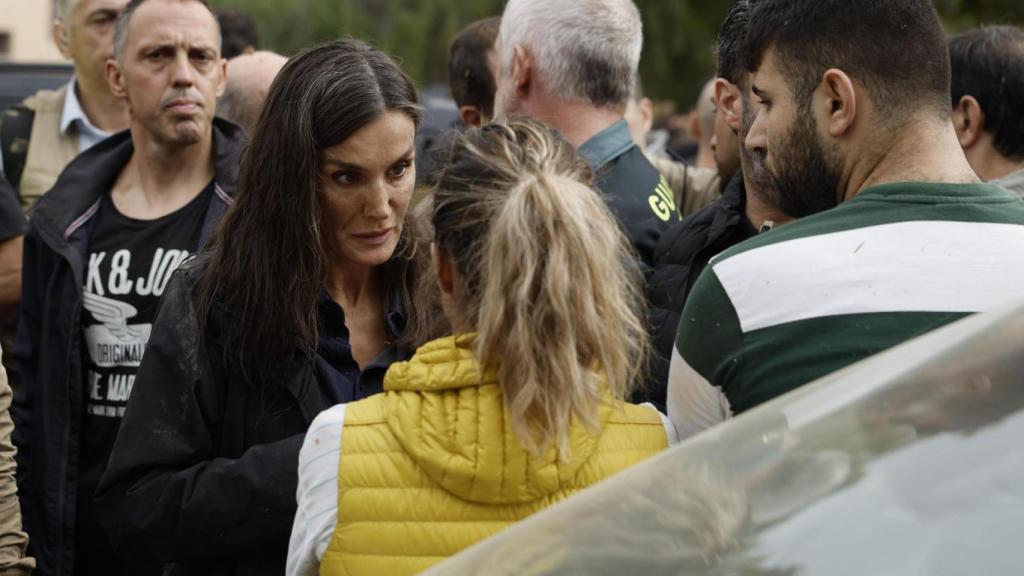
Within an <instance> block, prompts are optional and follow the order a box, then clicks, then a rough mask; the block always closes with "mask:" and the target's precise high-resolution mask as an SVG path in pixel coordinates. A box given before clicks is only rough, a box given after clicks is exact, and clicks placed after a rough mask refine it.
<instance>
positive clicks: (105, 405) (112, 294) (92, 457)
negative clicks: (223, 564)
mask: <svg viewBox="0 0 1024 576" xmlns="http://www.w3.org/2000/svg"><path fill="white" fill-rule="evenodd" d="M213 191H214V183H213V182H211V183H210V184H209V185H208V186H207V187H206V188H205V189H204V190H203V191H202V193H200V194H199V195H198V196H197V197H196V198H195V199H193V200H192V201H191V202H189V203H188V204H186V205H185V206H184V207H182V208H180V209H178V210H176V211H174V212H172V213H171V214H168V215H167V216H163V217H161V218H158V219H156V220H136V219H134V218H129V217H127V216H125V215H123V214H121V213H120V212H119V211H118V210H117V208H116V207H115V206H114V202H113V200H112V199H111V197H110V195H109V194H107V195H105V196H104V197H103V198H102V199H101V200H100V209H99V212H98V213H97V214H96V223H95V225H94V228H93V230H92V232H91V233H90V236H89V259H88V267H87V268H86V276H85V286H84V287H83V288H84V290H83V301H82V365H83V370H84V378H83V380H82V381H83V382H84V384H85V390H84V391H83V412H84V414H83V416H82V431H81V436H80V438H81V446H80V450H81V452H80V457H79V498H78V503H79V505H78V522H77V524H78V542H79V546H78V552H79V553H78V554H77V557H78V558H77V561H76V564H77V567H78V568H82V570H76V572H78V573H80V574H85V573H87V571H86V570H85V569H86V567H87V566H88V565H89V564H93V565H102V564H104V563H108V562H113V561H115V560H116V557H113V556H108V554H110V552H109V546H106V542H105V538H103V536H102V534H103V531H102V529H101V528H99V525H98V524H97V523H96V519H95V514H93V512H92V495H93V493H94V492H95V490H96V486H97V485H98V484H99V481H100V477H101V476H102V475H103V471H104V470H105V469H106V467H107V461H108V460H109V458H110V451H111V449H112V448H113V445H114V439H115V438H116V437H117V431H118V428H119V427H120V425H121V418H122V417H124V412H125V408H126V406H127V405H128V397H129V396H130V395H131V392H132V386H133V385H134V384H135V374H136V372H137V371H138V369H139V364H140V362H141V361H142V353H143V351H144V350H145V348H146V343H147V342H148V341H149V335H150V331H151V330H152V327H153V320H154V317H155V315H156V308H157V303H158V302H159V300H160V295H161V294H163V292H164V288H166V286H167V282H168V280H169V279H170V277H171V273H172V272H174V271H175V270H176V269H177V268H178V266H179V265H180V264H181V263H182V262H183V261H184V260H185V259H186V258H187V257H188V256H189V255H190V254H192V253H193V252H195V250H196V248H197V245H198V243H199V235H200V234H201V232H202V225H203V220H204V218H205V216H206V211H207V208H208V207H209V204H210V198H211V197H212V195H213V193H214V192H213ZM90 540H93V542H90ZM108 573H114V572H113V571H111V572H108Z"/></svg>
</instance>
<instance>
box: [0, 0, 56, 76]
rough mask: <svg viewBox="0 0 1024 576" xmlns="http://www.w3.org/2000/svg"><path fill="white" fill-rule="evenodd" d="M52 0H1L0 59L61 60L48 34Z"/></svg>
mask: <svg viewBox="0 0 1024 576" xmlns="http://www.w3.org/2000/svg"><path fill="white" fill-rule="evenodd" d="M52 22H53V2H52V1H51V0H0V61H3V62H32V63H55V62H62V61H63V59H62V58H61V56H60V52H58V51H57V47H56V46H54V44H53V40H52V38H51V35H50V24H51V23H52Z"/></svg>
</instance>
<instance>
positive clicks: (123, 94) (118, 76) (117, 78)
mask: <svg viewBox="0 0 1024 576" xmlns="http://www.w3.org/2000/svg"><path fill="white" fill-rule="evenodd" d="M124 84H125V82H124V71H123V70H121V65H120V64H119V63H118V62H117V60H116V59H114V58H110V59H108V60H107V85H108V86H109V87H110V93H111V94H113V95H114V97H115V98H127V97H128V91H127V90H125V88H124Z"/></svg>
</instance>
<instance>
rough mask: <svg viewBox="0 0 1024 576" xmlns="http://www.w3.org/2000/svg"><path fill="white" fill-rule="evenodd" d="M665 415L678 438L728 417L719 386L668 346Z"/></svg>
mask: <svg viewBox="0 0 1024 576" xmlns="http://www.w3.org/2000/svg"><path fill="white" fill-rule="evenodd" d="M666 404H667V408H668V418H669V420H671V421H672V423H673V424H675V426H676V431H677V432H678V433H679V439H680V440H686V439H687V438H689V437H690V436H693V435H694V434H697V433H698V432H702V431H704V430H706V429H708V428H711V427H712V426H714V425H715V424H718V423H719V422H723V421H725V420H726V419H728V418H730V417H732V411H731V409H730V408H729V400H728V399H727V398H726V397H725V394H723V393H722V389H721V388H718V387H717V386H714V385H712V384H711V383H710V382H708V381H707V380H706V379H704V377H703V376H701V375H700V374H698V373H697V371H696V370H694V369H693V368H691V367H690V365H689V364H687V363H686V360H683V357H682V356H680V355H679V350H678V349H676V347H675V346H673V347H672V364H671V366H670V367H669V370H668V399H667V402H666Z"/></svg>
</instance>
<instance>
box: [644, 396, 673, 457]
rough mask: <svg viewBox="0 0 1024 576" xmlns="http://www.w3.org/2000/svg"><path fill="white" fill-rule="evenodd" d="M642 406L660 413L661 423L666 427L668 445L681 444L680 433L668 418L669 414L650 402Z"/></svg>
mask: <svg viewBox="0 0 1024 576" xmlns="http://www.w3.org/2000/svg"><path fill="white" fill-rule="evenodd" d="M641 406H647V407H648V408H650V409H651V410H654V411H655V412H657V413H658V418H661V425H662V426H664V427H665V435H666V436H668V445H669V446H670V447H671V446H675V445H676V444H679V433H678V432H676V426H675V424H673V423H672V421H671V420H669V419H668V416H665V415H664V414H662V413H661V410H658V407H657V406H655V405H654V404H651V403H650V402H644V403H643V404H641Z"/></svg>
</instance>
